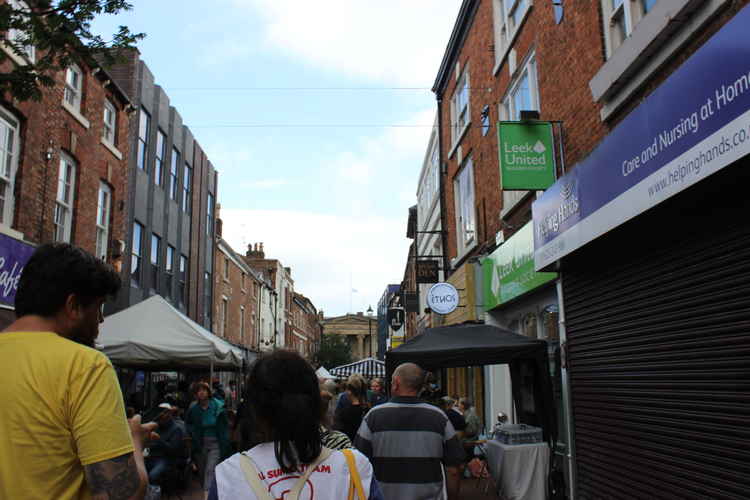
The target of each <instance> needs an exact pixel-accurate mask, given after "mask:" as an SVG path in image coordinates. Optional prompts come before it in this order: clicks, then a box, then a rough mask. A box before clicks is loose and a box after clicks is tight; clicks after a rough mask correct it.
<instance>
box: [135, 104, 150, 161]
mask: <svg viewBox="0 0 750 500" xmlns="http://www.w3.org/2000/svg"><path fill="white" fill-rule="evenodd" d="M144 119H145V120H144ZM144 123H145V127H144ZM144 128H145V130H144ZM150 134H151V114H149V112H148V111H146V108H144V107H143V106H141V111H140V113H139V114H138V147H137V150H136V166H137V167H138V168H139V169H140V170H143V171H144V172H147V171H148V169H147V168H146V167H147V166H148V163H146V160H147V158H148V141H149V135H150Z"/></svg>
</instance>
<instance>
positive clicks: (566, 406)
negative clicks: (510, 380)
mask: <svg viewBox="0 0 750 500" xmlns="http://www.w3.org/2000/svg"><path fill="white" fill-rule="evenodd" d="M558 267H559V266H558ZM562 281H563V277H562V273H561V272H560V271H559V269H558V278H557V282H556V288H557V304H558V310H559V314H558V318H559V319H558V321H559V334H560V351H561V352H560V360H561V365H562V367H561V369H560V372H561V378H562V398H563V410H564V412H565V414H566V415H567V417H568V418H567V419H566V425H565V432H566V439H567V445H568V446H567V447H566V456H565V458H566V459H567V461H568V470H569V471H570V480H569V482H568V498H570V499H571V500H573V499H575V498H576V458H575V431H574V430H573V408H572V405H571V401H570V378H569V377H568V335H567V332H566V329H565V306H564V302H563V287H562ZM554 452H555V450H552V453H553V454H554Z"/></svg>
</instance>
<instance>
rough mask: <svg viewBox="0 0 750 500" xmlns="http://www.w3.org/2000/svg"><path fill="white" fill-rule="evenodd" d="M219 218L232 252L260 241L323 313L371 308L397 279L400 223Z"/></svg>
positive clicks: (264, 215) (259, 215)
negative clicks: (290, 273) (289, 268)
mask: <svg viewBox="0 0 750 500" xmlns="http://www.w3.org/2000/svg"><path fill="white" fill-rule="evenodd" d="M221 218H222V220H223V229H222V231H223V237H224V239H225V240H226V241H228V242H229V244H230V245H232V247H233V248H234V249H235V250H236V251H238V252H242V251H243V249H244V248H246V247H247V244H249V243H257V242H263V243H264V248H265V252H266V257H268V258H276V259H279V260H281V262H282V264H284V265H285V266H289V267H291V268H292V278H293V279H294V281H295V285H294V288H295V290H296V291H298V292H300V293H303V294H304V295H306V296H307V297H309V298H310V300H312V301H313V303H314V304H315V306H316V307H317V308H318V309H322V310H323V311H325V314H326V315H340V314H345V313H346V312H356V311H363V310H366V309H367V307H368V306H370V305H371V306H372V307H373V309H375V307H376V305H377V301H378V299H379V298H380V296H381V295H382V293H383V290H384V289H385V286H386V285H387V284H388V283H399V282H401V279H402V277H403V272H404V268H403V265H404V258H405V257H406V255H407V251H408V248H409V243H410V241H409V240H407V239H406V238H404V236H403V233H404V223H405V221H404V220H403V219H389V218H385V217H378V216H371V217H367V218H359V217H356V216H352V215H323V214H316V213H307V212H296V211H284V210H232V209H223V210H222V212H221ZM350 283H351V285H350ZM352 288H354V289H356V290H357V293H351V294H350V290H351V289H352ZM350 300H351V309H350Z"/></svg>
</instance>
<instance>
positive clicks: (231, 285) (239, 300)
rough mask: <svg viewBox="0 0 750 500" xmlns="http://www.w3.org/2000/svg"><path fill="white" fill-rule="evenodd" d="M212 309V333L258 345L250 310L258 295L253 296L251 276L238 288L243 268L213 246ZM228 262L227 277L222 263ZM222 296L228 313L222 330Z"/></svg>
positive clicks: (251, 310) (253, 346) (255, 304)
mask: <svg viewBox="0 0 750 500" xmlns="http://www.w3.org/2000/svg"><path fill="white" fill-rule="evenodd" d="M214 257H215V265H214V269H215V272H214V296H213V301H214V310H213V318H212V319H213V325H214V329H213V331H214V333H215V334H216V335H219V336H221V337H223V338H225V339H227V340H228V341H230V342H232V343H235V344H240V345H244V346H245V347H247V348H249V349H256V348H257V345H258V339H257V332H256V326H255V317H254V316H253V312H254V311H255V310H256V309H257V307H258V306H257V300H258V297H257V296H256V295H255V293H256V287H255V286H253V283H254V280H253V278H252V276H250V275H248V274H246V275H245V287H244V289H243V287H242V274H243V272H244V271H243V270H242V268H241V267H239V266H238V265H237V264H235V263H234V261H232V259H228V257H227V256H226V254H225V253H224V252H223V251H222V250H221V249H220V247H219V246H217V247H216V249H215V251H214ZM227 259H228V261H229V276H228V278H227V277H225V275H224V263H225V261H226V260H227ZM225 297H226V299H227V300H228V308H227V311H228V315H227V322H226V329H224V328H223V326H222V325H223V321H224V318H223V315H222V301H223V299H224V298H225ZM240 306H244V307H245V329H244V338H242V337H241V336H240V332H241V328H240V317H241V315H240Z"/></svg>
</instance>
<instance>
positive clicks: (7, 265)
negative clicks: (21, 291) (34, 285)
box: [0, 234, 36, 305]
mask: <svg viewBox="0 0 750 500" xmlns="http://www.w3.org/2000/svg"><path fill="white" fill-rule="evenodd" d="M34 250H36V248H34V247H33V246H32V245H29V244H28V243H24V242H22V241H19V240H17V239H15V238H11V237H10V236H6V235H4V234H0V302H1V303H4V304H10V305H13V303H14V302H15V299H16V289H17V288H18V280H19V279H20V278H21V271H23V266H25V265H26V262H28V260H29V258H30V257H31V254H33V253H34Z"/></svg>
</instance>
